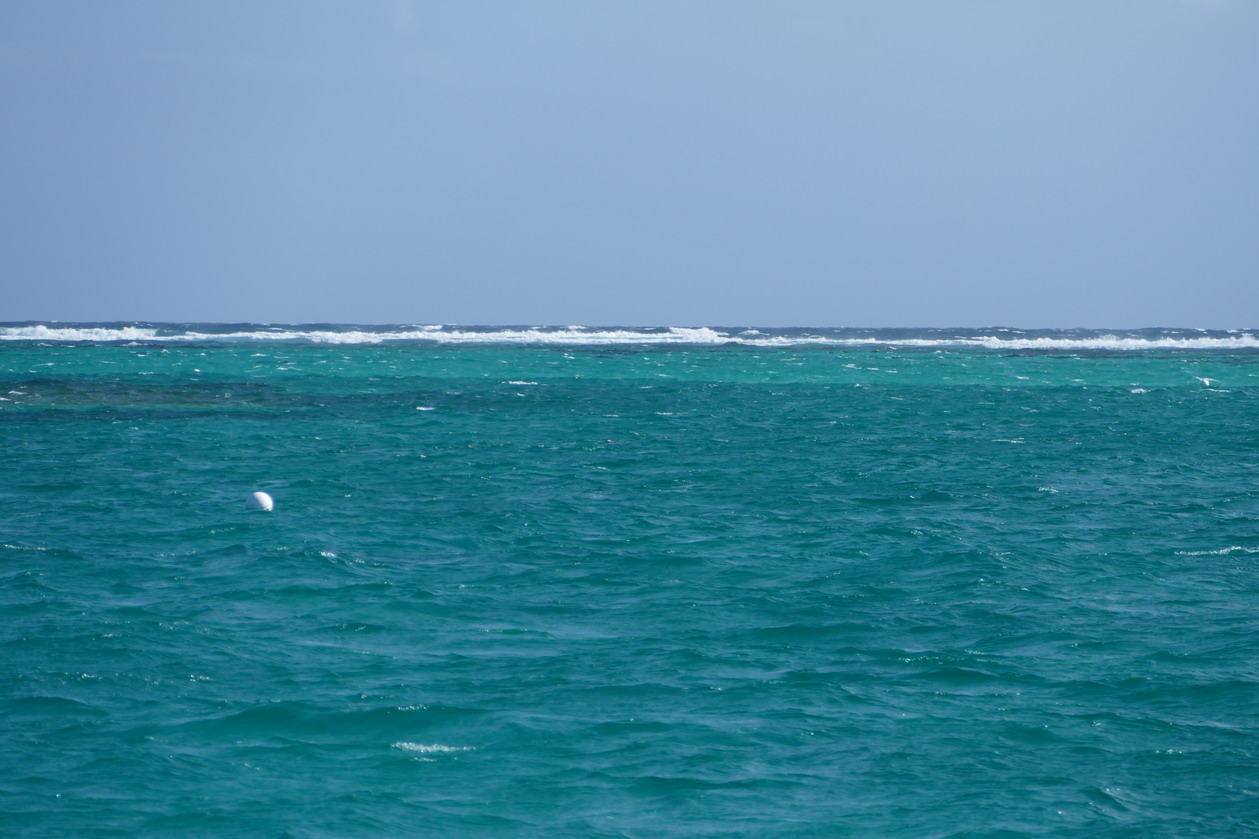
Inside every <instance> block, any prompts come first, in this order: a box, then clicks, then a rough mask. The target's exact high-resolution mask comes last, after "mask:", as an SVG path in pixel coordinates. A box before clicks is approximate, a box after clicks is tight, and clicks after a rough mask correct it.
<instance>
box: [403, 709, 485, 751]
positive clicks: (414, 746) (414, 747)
mask: <svg viewBox="0 0 1259 839" xmlns="http://www.w3.org/2000/svg"><path fill="white" fill-rule="evenodd" d="M420 707H423V706H420ZM390 748H394V749H400V750H401V751H404V752H418V753H419V754H448V753H450V752H470V751H472V750H473V747H472V746H443V745H441V744H440V743H433V744H431V745H425V744H423V743H406V742H400V743H394V744H393V745H392V746H391V747H390Z"/></svg>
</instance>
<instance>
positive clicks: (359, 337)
mask: <svg viewBox="0 0 1259 839" xmlns="http://www.w3.org/2000/svg"><path fill="white" fill-rule="evenodd" d="M774 331H778V330H774ZM861 331H863V332H870V331H873V330H861ZM911 331H912V330H911ZM924 331H928V330H924ZM930 331H936V330H930ZM1168 331H1169V332H1173V333H1174V332H1176V330H1168ZM783 332H786V333H787V334H782V333H783ZM835 332H837V333H840V334H825V330H819V331H818V332H810V331H801V330H790V331H786V330H783V331H779V333H780V334H772V332H771V333H767V332H765V331H761V330H756V329H748V330H741V331H735V330H722V329H717V328H712V327H651V328H615V329H605V328H598V327H584V326H569V327H521V328H495V327H481V328H467V327H452V326H441V325H415V326H406V327H357V328H356V327H344V328H337V329H317V328H302V327H282V326H265V327H259V328H257V329H238V330H234V331H222V332H218V331H202V330H201V329H197V328H189V327H180V326H173V325H172V326H162V325H144V326H140V325H123V324H119V325H103V326H101V325H93V326H88V325H79V326H74V325H48V324H24V325H16V326H0V340H3V341H45V342H55V343H126V342H138V343H190V342H206V343H233V342H236V343H270V342H295V343H310V344H380V343H387V342H419V343H433V344H519V345H535V344H550V345H573V346H598V345H647V344H691V345H714V344H739V345H745V346H752V347H791V346H810V345H813V346H835V347H876V346H877V347H891V348H896V347H904V348H925V349H932V348H941V349H947V348H973V349H986V350H1049V351H1052V350H1151V349H1171V350H1236V349H1259V335H1257V334H1255V333H1254V332H1250V331H1235V332H1231V333H1229V334H1227V335H1218V334H1217V335H1212V336H1204V335H1201V334H1195V333H1196V331H1195V330H1184V331H1183V332H1181V334H1171V335H1168V334H1162V335H1156V336H1141V335H1132V334H1123V333H1122V332H1118V331H1117V332H1113V333H1110V332H1097V333H1092V334H1078V333H1074V334H1070V335H1049V336H1046V335H997V334H980V335H976V334H969V335H959V334H947V333H945V334H933V335H929V336H925V337H909V336H889V335H877V334H875V335H869V334H866V335H844V334H842V332H843V330H835ZM920 335H921V333H920Z"/></svg>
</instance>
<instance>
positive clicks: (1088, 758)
mask: <svg viewBox="0 0 1259 839" xmlns="http://www.w3.org/2000/svg"><path fill="white" fill-rule="evenodd" d="M0 339H6V340H0V396H2V397H3V399H4V401H0V435H3V436H2V437H0V511H2V512H0V563H2V565H0V645H2V649H3V652H2V654H0V727H2V729H3V733H2V734H0V830H2V831H3V832H4V833H5V834H6V835H16V836H277V837H278V836H292V837H357V836H363V837H369V836H370V837H376V836H521V837H524V836H529V837H532V836H538V837H541V836H547V837H585V836H600V837H601V836H607V837H614V836H616V837H692V836H706V837H711V836H749V837H751V836H757V837H760V836H784V837H788V836H801V837H805V836H854V837H867V836H868V837H950V836H954V837H963V836H965V837H1016V836H1056V837H1076V836H1079V837H1084V836H1088V837H1098V836H1100V837H1222V836H1224V837H1228V836H1248V835H1254V834H1255V833H1256V832H1259V664H1256V656H1255V651H1256V638H1257V637H1259V635H1257V630H1259V575H1257V574H1256V564H1259V482H1257V481H1256V476H1257V475H1259V468H1257V467H1259V339H1257V338H1256V337H1255V333H1253V332H1240V333H1238V332H1234V333H1200V332H1198V331H1176V330H1157V331H1145V332H1132V333H1116V332H1094V333H1084V332H1052V331H1045V332H1035V333H1027V332H1017V331H1009V330H1007V331H1004V332H997V331H994V330H988V331H983V330H978V331H955V332H949V331H947V330H921V331H913V330H900V331H886V332H874V331H859V330H829V331H816V330H815V331H812V332H809V331H804V330H760V331H755V332H752V331H747V330H602V331H601V330H581V329H576V328H569V329H563V330H495V329H489V328H482V329H479V330H478V329H471V330H468V329H464V330H460V329H455V328H451V327H445V328H436V327H424V328H419V327H416V328H392V329H373V328H367V327H336V326H328V325H322V326H313V327H303V328H291V327H269V326H268V327H264V326H252V325H233V326H230V327H228V326H224V327H208V326H190V325H176V326H169V325H168V326H162V325H152V324H149V325H130V326H121V325H107V324H89V325H71V326H65V325H56V324H42V325H40V324H26V325H10V326H7V327H2V328H0ZM1203 379H1206V380H1207V384H1205V385H1204V384H1203V382H1202V380H1203ZM254 490H264V491H266V492H269V493H270V494H271V495H272V496H274V498H275V510H274V511H273V512H270V513H263V512H247V511H246V509H245V504H244V501H245V497H246V495H247V494H248V493H250V492H252V491H254Z"/></svg>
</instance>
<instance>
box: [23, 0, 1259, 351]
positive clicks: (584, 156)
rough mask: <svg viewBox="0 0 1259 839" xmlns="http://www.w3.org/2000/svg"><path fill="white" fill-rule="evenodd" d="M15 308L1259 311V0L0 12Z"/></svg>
mask: <svg viewBox="0 0 1259 839" xmlns="http://www.w3.org/2000/svg"><path fill="white" fill-rule="evenodd" d="M24 320H60V321H133V320H148V321H181V322H182V321H201V322H243V321H249V322H276V323H317V322H338V323H364V324H387V323H425V324H428V323H450V324H534V325H543V324H551V325H567V324H585V325H627V326H629V325H676V326H683V325H710V326H872V327H877V326H907V327H912V326H942V327H947V326H988V325H1004V326H1014V327H1025V328H1031V327H1093V328H1104V327H1115V328H1136V327H1143V326H1184V327H1203V328H1248V327H1259V3H1257V2H1254V0H861V2H857V1H856V0H816V2H815V0H773V2H770V0H761V2H743V0H663V1H661V0H633V2H629V0H598V2H595V1H594V0H565V1H564V2H561V0H532V2H513V1H512V0H493V1H492V2H491V1H490V0H458V2H454V0H450V1H449V2H419V0H414V2H408V0H356V2H344V1H343V0H335V1H333V0H288V2H274V0H215V2H213V3H172V2H169V0H110V2H107V3H106V2H96V0H7V2H4V3H0V321H24Z"/></svg>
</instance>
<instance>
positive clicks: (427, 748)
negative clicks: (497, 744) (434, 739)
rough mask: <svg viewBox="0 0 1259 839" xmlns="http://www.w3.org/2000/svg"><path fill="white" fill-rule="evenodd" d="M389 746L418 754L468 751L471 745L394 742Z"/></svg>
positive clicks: (471, 748)
mask: <svg viewBox="0 0 1259 839" xmlns="http://www.w3.org/2000/svg"><path fill="white" fill-rule="evenodd" d="M390 748H394V749H399V750H401V751H404V752H417V753H419V754H449V753H451V752H470V751H472V750H473V747H472V746H443V745H441V744H440V743H433V744H430V745H425V744H423V743H407V742H398V743H394V744H393V745H392V746H391V747H390Z"/></svg>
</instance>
